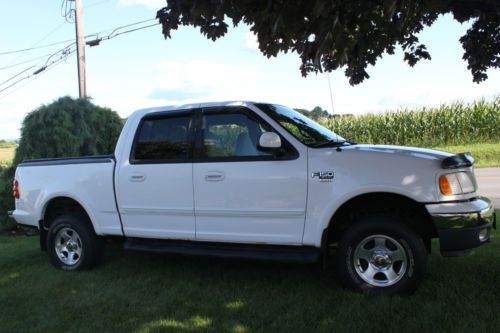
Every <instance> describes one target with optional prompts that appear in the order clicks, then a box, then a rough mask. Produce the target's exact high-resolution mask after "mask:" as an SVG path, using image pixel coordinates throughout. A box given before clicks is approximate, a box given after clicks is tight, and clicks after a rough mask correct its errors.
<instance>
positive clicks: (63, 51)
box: [0, 19, 160, 97]
mask: <svg viewBox="0 0 500 333" xmlns="http://www.w3.org/2000/svg"><path fill="white" fill-rule="evenodd" d="M155 20H156V19H148V20H142V21H138V22H134V23H130V24H127V25H123V26H119V27H116V28H114V29H108V30H104V31H103V32H106V31H111V33H110V34H108V35H107V36H104V37H102V38H97V39H95V40H92V41H88V42H87V44H88V45H90V46H95V45H99V42H100V41H102V40H109V39H112V38H115V37H117V36H120V35H124V34H127V33H131V32H134V31H138V30H142V29H146V28H150V27H153V26H156V25H159V24H160V23H154V24H149V25H146V26H141V27H138V28H134V29H129V30H126V31H122V32H117V31H119V30H121V29H124V28H127V27H132V26H135V25H138V24H143V23H147V22H151V21H155ZM103 32H99V33H93V34H90V35H87V36H85V38H88V37H91V36H99V34H100V33H103ZM68 41H72V40H66V41H60V42H56V43H52V44H49V45H45V47H48V46H54V45H58V44H62V43H65V42H68ZM74 44H75V43H74V42H72V43H70V44H69V45H67V46H65V47H64V48H62V49H60V50H58V51H57V52H54V53H52V54H48V55H49V57H48V58H47V60H46V62H45V65H44V66H41V67H40V68H39V69H37V70H36V71H35V72H33V73H32V74H30V75H28V76H26V77H23V78H21V79H19V80H17V81H15V82H14V83H12V84H10V85H9V86H7V87H5V88H3V89H2V90H0V93H1V92H3V91H5V90H7V89H9V88H10V87H13V86H14V85H16V84H18V83H19V82H21V81H24V80H26V79H29V78H32V79H35V78H36V77H39V76H37V75H39V74H40V73H42V72H44V71H45V70H47V69H49V68H51V67H53V64H57V63H59V62H61V61H62V59H64V60H65V59H67V57H68V56H69V55H71V54H73V53H74V52H76V49H71V47H72V46H73V45H74ZM41 47H42V46H39V47H36V48H41ZM30 49H35V48H33V47H32V48H30ZM23 51H24V50H18V52H23ZM59 53H61V55H60V56H59V58H58V59H56V60H54V61H52V62H51V63H49V60H50V59H51V58H52V57H54V56H56V55H57V54H59ZM1 54H2V53H0V55H1ZM43 57H44V56H42V57H38V58H33V59H31V60H38V59H40V58H43ZM26 62H29V61H26ZM19 64H20V63H18V64H14V65H12V66H5V67H6V68H10V67H14V66H15V65H19ZM33 67H35V65H33V66H31V67H28V68H27V69H25V70H23V71H21V72H19V73H17V74H16V75H14V76H13V77H11V78H9V79H7V80H6V81H4V82H2V83H0V86H1V85H3V84H5V83H7V82H10V81H11V80H13V79H14V78H16V77H18V76H19V75H21V74H22V73H25V72H26V71H28V70H30V69H32V68H33ZM2 69H3V68H2ZM23 86H24V85H23ZM19 88H20V87H19ZM19 88H17V89H15V90H14V91H16V90H18V89H19ZM10 93H12V92H9V93H8V94H10ZM5 96H6V95H4V97H5Z"/></svg>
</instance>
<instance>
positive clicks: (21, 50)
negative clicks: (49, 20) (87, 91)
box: [0, 18, 159, 55]
mask: <svg viewBox="0 0 500 333" xmlns="http://www.w3.org/2000/svg"><path fill="white" fill-rule="evenodd" d="M151 21H156V18H153V19H149V20H142V21H138V22H134V23H130V24H127V25H123V26H119V27H117V28H111V29H107V30H102V31H99V32H95V33H92V34H90V35H86V36H85V38H88V37H92V36H98V35H99V34H103V33H105V32H108V31H113V32H115V31H117V30H120V29H123V28H128V27H131V26H134V25H138V24H141V23H146V22H151ZM64 24H65V22H63V23H62V24H61V25H60V26H58V27H57V28H60V27H61V26H62V25H64ZM158 24H159V23H158ZM55 30H56V29H54V30H53V31H52V32H51V33H49V34H47V35H46V36H45V37H44V38H42V39H41V40H40V41H38V42H37V43H35V44H34V45H33V46H32V47H29V48H25V49H20V50H11V51H4V52H0V55H7V54H13V53H19V52H26V51H32V50H37V49H42V48H46V47H50V46H54V45H60V44H63V43H68V42H71V41H72V40H73V39H67V40H62V41H59V42H54V43H50V44H45V45H40V46H36V44H38V43H39V42H41V41H42V40H44V39H45V38H46V37H48V36H49V35H50V34H52V33H53V32H55Z"/></svg>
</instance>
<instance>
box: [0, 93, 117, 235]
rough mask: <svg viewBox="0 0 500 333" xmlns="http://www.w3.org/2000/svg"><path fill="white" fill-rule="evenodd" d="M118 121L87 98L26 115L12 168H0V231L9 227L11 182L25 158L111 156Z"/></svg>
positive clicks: (63, 101)
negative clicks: (17, 167) (8, 214)
mask: <svg viewBox="0 0 500 333" xmlns="http://www.w3.org/2000/svg"><path fill="white" fill-rule="evenodd" d="M121 128H122V120H121V119H120V117H119V116H118V114H117V113H116V112H114V111H112V110H111V109H108V108H103V107H100V106H97V105H95V104H93V103H92V102H91V101H90V100H89V99H73V98H71V97H62V98H59V99H58V100H56V101H54V102H53V103H51V104H48V105H42V106H41V107H39V108H38V109H36V110H34V111H33V112H31V113H29V114H28V115H27V116H26V118H25V119H24V121H23V126H22V129H21V140H20V141H19V146H18V147H17V150H16V154H15V157H14V161H13V165H12V166H10V167H7V168H5V169H3V170H2V169H1V168H0V228H9V227H12V225H9V224H8V219H7V217H6V216H7V211H8V210H11V209H13V208H14V200H13V199H12V180H13V178H14V172H15V167H16V166H17V164H19V163H20V162H22V161H23V160H25V159H33V158H49V157H70V156H85V155H96V154H111V153H113V151H114V148H115V144H116V141H117V140H118V136H119V134H120V131H121Z"/></svg>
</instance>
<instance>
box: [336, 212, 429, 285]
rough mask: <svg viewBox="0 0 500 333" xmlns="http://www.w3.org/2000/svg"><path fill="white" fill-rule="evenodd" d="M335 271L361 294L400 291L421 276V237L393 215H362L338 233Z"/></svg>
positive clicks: (423, 254) (423, 265)
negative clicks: (339, 237)
mask: <svg viewBox="0 0 500 333" xmlns="http://www.w3.org/2000/svg"><path fill="white" fill-rule="evenodd" d="M336 261H337V269H338V274H339V276H340V278H341V280H342V282H343V283H344V285H346V286H347V287H349V288H351V289H354V290H358V291H362V292H365V293H376V294H404V293H411V292H413V291H415V290H416V288H417V287H418V285H419V284H420V282H421V281H422V279H423V277H424V275H425V268H426V262H427V251H426V249H425V246H424V243H423V241H422V238H421V237H420V236H419V235H418V234H416V233H415V232H414V231H412V230H411V229H410V228H408V227H407V226H405V225H404V221H402V220H401V219H399V218H396V217H388V216H377V217H366V218H363V219H360V220H359V221H357V222H356V223H355V224H354V225H353V226H352V227H351V228H350V229H348V230H347V231H346V232H345V233H344V235H343V236H342V238H341V240H340V243H339V247H338V250H337V254H336Z"/></svg>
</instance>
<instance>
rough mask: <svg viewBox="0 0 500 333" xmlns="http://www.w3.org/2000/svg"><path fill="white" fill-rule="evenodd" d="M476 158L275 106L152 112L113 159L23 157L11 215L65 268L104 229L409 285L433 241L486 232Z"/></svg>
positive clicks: (446, 251) (465, 245) (98, 244)
mask: <svg viewBox="0 0 500 333" xmlns="http://www.w3.org/2000/svg"><path fill="white" fill-rule="evenodd" d="M40 144H43V143H40ZM473 163H474V160H473V159H472V157H471V156H470V155H468V154H458V155H452V154H448V153H444V152H439V151H435V150H428V149H418V148H408V147H397V146H381V145H361V144H356V143H353V142H349V141H346V140H344V139H343V138H342V137H340V136H338V135H337V134H335V133H333V132H331V131H329V130H327V129H325V128H324V127H321V126H320V125H318V124H317V123H315V122H313V121H311V120H310V119H308V118H306V117H304V116H303V115H301V114H299V113H297V112H295V111H294V110H292V109H289V108H286V107H284V106H280V105H273V104H264V103H253V102H222V103H207V104H191V105H183V106H178V107H161V108H151V109H145V110H139V111H137V112H135V113H134V114H132V115H131V116H130V117H129V118H128V120H127V123H126V125H125V127H124V128H123V131H122V133H121V135H120V138H119V140H118V143H117V146H116V150H115V153H114V155H111V156H95V157H80V158H67V159H41V160H29V161H24V162H23V163H21V164H20V165H19V166H18V168H17V170H16V176H15V180H14V188H13V192H14V196H15V198H16V200H15V202H16V209H15V210H14V211H13V212H11V215H12V216H13V217H14V218H15V220H16V221H17V223H19V224H21V225H25V226H32V227H36V228H38V229H39V231H40V245H41V249H42V250H47V251H48V253H49V255H50V258H51V261H52V263H53V264H54V265H55V266H57V267H59V268H62V269H65V270H80V269H86V268H90V267H92V266H93V265H95V264H96V263H97V262H98V261H99V258H100V257H101V255H102V252H103V245H104V239H105V237H106V236H120V237H123V238H124V239H125V243H124V244H125V248H127V249H132V250H146V251H155V252H162V253H181V254H193V255H212V256H222V257H237V258H252V259H269V260H280V261H282V260H285V261H295V262H314V261H319V262H321V261H322V262H323V264H326V263H328V262H329V261H330V260H329V258H330V257H331V258H332V259H335V263H336V265H335V266H336V268H337V270H338V276H339V277H340V279H341V281H343V282H344V283H345V285H347V286H349V287H351V288H353V289H355V290H360V291H364V292H372V293H387V294H392V293H405V292H411V291H413V290H415V289H416V288H417V286H418V284H419V282H420V281H421V280H422V278H423V276H424V273H425V268H426V259H427V254H428V253H430V250H431V239H433V238H439V241H440V250H441V253H442V254H443V255H464V254H467V253H469V252H470V250H471V249H472V248H474V247H477V246H479V245H481V244H483V243H486V242H488V241H489V238H490V233H491V228H492V227H496V221H495V219H496V217H495V214H494V210H493V207H492V204H491V203H490V201H489V200H488V199H486V198H482V197H479V196H478V188H477V184H476V180H475V176H474V169H473ZM332 261H333V260H332Z"/></svg>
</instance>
